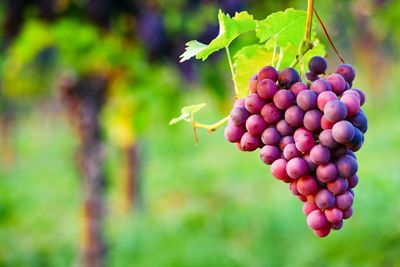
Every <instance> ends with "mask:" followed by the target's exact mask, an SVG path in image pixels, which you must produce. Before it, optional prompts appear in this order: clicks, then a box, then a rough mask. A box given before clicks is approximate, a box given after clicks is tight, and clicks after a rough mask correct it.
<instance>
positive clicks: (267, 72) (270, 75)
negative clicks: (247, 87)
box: [258, 66, 279, 82]
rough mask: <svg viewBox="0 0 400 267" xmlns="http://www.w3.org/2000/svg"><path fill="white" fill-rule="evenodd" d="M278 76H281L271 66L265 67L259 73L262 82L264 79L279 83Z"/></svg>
mask: <svg viewBox="0 0 400 267" xmlns="http://www.w3.org/2000/svg"><path fill="white" fill-rule="evenodd" d="M278 76H279V73H278V71H277V70H276V69H275V68H274V67H271V66H265V67H263V68H262V69H261V70H260V71H259V72H258V79H259V80H260V81H262V80H264V79H270V80H272V81H274V82H277V81H278Z"/></svg>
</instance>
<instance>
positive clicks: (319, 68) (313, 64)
mask: <svg viewBox="0 0 400 267" xmlns="http://www.w3.org/2000/svg"><path fill="white" fill-rule="evenodd" d="M308 68H309V70H310V71H311V72H313V73H315V74H323V73H325V71H326V69H327V68H328V62H327V61H326V59H325V58H323V57H320V56H315V57H312V58H311V59H310V61H309V62H308Z"/></svg>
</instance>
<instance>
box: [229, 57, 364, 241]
mask: <svg viewBox="0 0 400 267" xmlns="http://www.w3.org/2000/svg"><path fill="white" fill-rule="evenodd" d="M308 67H309V70H310V72H308V73H307V74H306V76H307V79H308V82H307V83H305V82H302V81H301V78H300V76H299V74H298V73H297V71H296V70H295V69H293V68H286V69H283V70H282V71H281V72H278V71H277V70H276V69H275V68H273V67H271V66H266V67H264V68H262V69H261V70H260V71H259V72H258V73H257V74H256V75H254V76H253V77H252V78H251V79H250V82H249V89H250V95H249V96H248V97H246V98H245V99H238V100H237V101H236V102H235V104H234V107H233V109H232V111H231V117H230V121H229V123H228V125H227V127H226V128H225V138H226V139H227V140H228V141H229V142H232V143H236V145H237V147H238V148H239V149H240V150H242V151H254V150H256V149H258V148H260V149H261V151H260V157H261V160H262V161H263V162H264V163H265V164H267V165H271V172H272V175H273V176H274V177H275V178H276V179H279V180H281V181H283V182H285V183H288V184H290V186H289V188H290V191H291V192H292V193H293V194H294V195H295V196H297V197H298V198H299V199H300V200H301V201H303V202H304V204H303V212H304V214H305V215H306V216H307V224H308V226H309V227H310V228H311V229H312V230H313V231H314V233H315V234H316V235H317V236H319V237H324V236H327V235H328V234H329V233H330V231H331V229H333V230H339V229H340V228H341V227H342V226H343V220H345V219H348V218H350V217H351V215H352V213H353V210H352V205H353V199H354V192H353V190H352V189H353V188H354V187H355V186H356V185H357V183H358V176H357V170H358V165H357V158H356V156H355V154H354V152H356V151H358V150H359V149H360V148H361V146H362V145H363V142H364V134H365V132H366V131H367V127H368V122H367V118H366V116H365V114H364V112H363V111H362V110H361V108H360V107H361V106H362V105H363V104H364V102H365V95H364V93H363V92H362V91H361V90H359V89H352V88H351V87H352V83H353V80H354V78H355V70H354V68H353V67H352V66H351V65H349V64H342V65H340V66H339V67H338V68H337V70H336V72H335V73H331V74H326V70H327V61H326V60H325V58H323V57H319V56H316V57H313V58H312V59H311V60H310V62H309V66H308Z"/></svg>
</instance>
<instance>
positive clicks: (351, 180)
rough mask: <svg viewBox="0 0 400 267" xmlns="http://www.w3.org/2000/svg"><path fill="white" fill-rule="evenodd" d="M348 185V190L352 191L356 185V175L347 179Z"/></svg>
mask: <svg viewBox="0 0 400 267" xmlns="http://www.w3.org/2000/svg"><path fill="white" fill-rule="evenodd" d="M347 181H348V184H349V189H352V188H354V187H356V186H357V184H358V176H357V174H354V175H353V176H350V177H349V178H347Z"/></svg>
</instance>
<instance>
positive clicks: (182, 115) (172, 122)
mask: <svg viewBox="0 0 400 267" xmlns="http://www.w3.org/2000/svg"><path fill="white" fill-rule="evenodd" d="M189 117H190V114H189V113H184V114H181V115H180V116H179V117H176V118H173V119H172V120H170V122H169V125H173V124H175V123H178V122H180V121H183V120H186V119H188V118H189Z"/></svg>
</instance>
